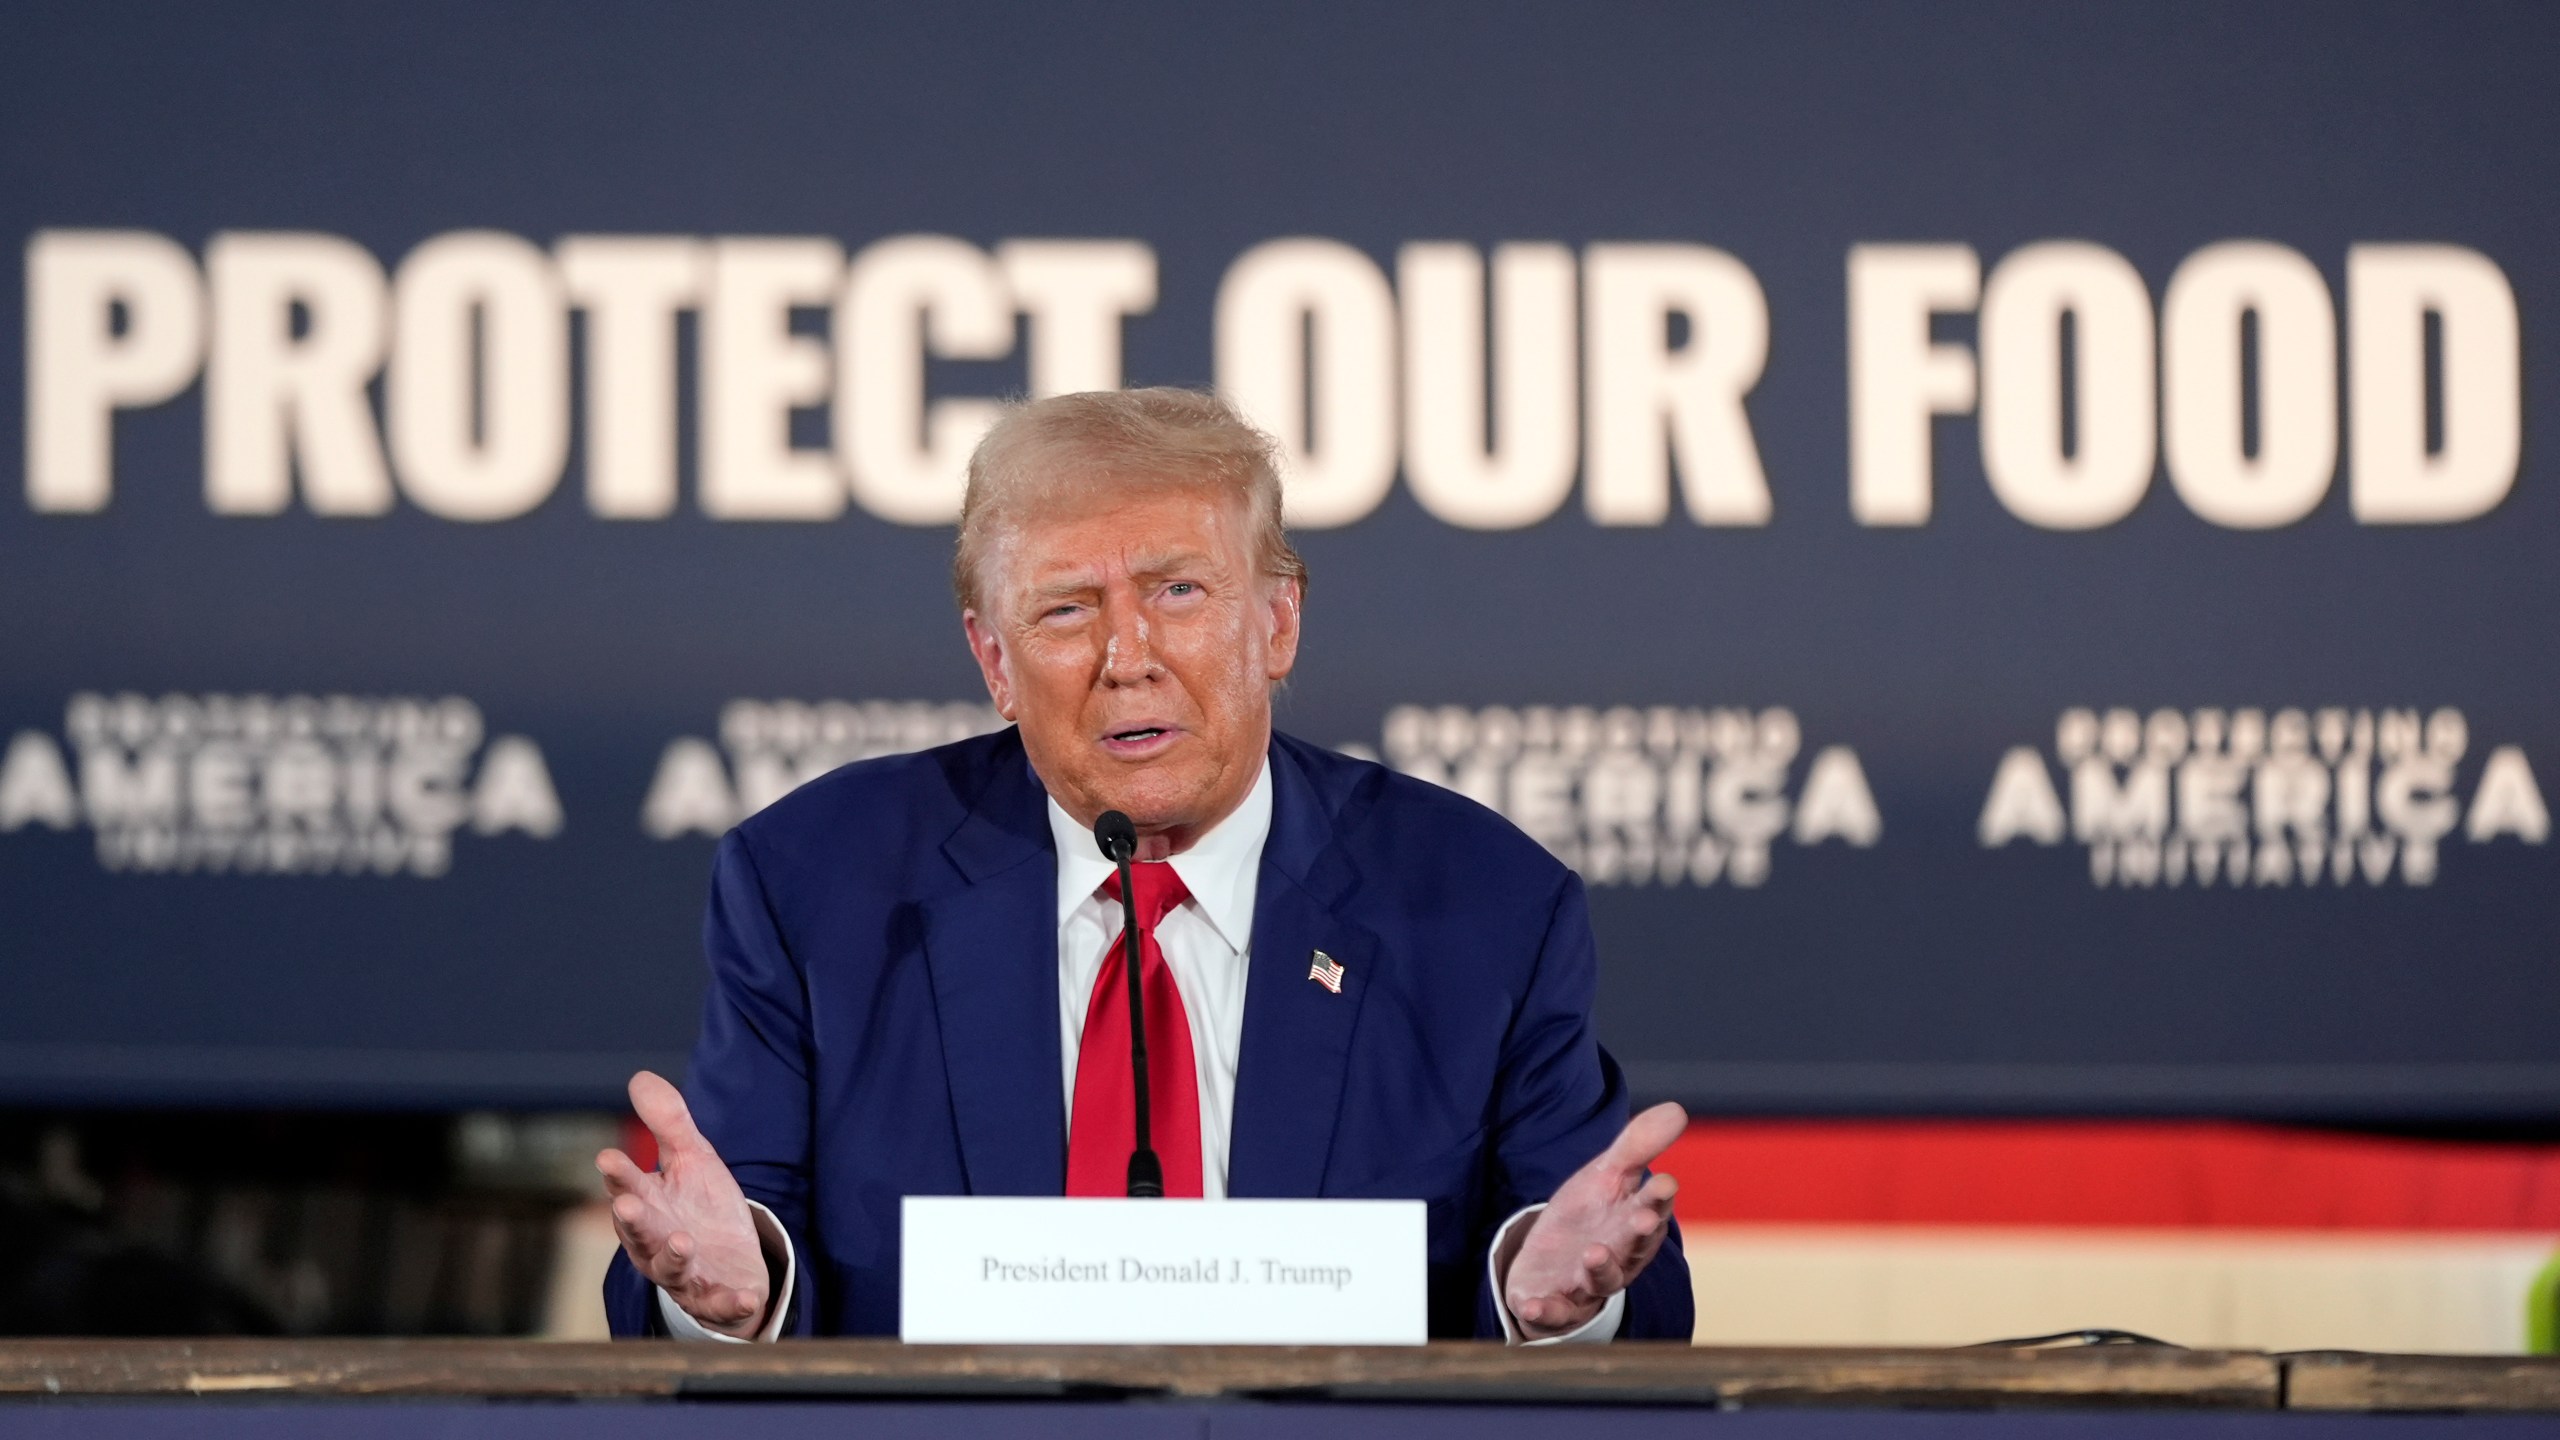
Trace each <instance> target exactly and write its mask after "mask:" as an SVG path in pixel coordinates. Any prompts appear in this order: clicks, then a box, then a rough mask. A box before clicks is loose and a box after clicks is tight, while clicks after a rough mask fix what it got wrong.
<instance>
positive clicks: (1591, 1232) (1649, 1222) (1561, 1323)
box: [1502, 1104, 1689, 1340]
mask: <svg viewBox="0 0 2560 1440" xmlns="http://www.w3.org/2000/svg"><path fill="white" fill-rule="evenodd" d="M1688 1127H1689V1113H1688V1112H1687V1111H1685V1110H1683V1109H1681V1108H1680V1107H1679V1106H1677V1105H1670V1104H1663V1105H1656V1106H1654V1107H1653V1108H1652V1109H1650V1110H1647V1111H1646V1112H1644V1113H1643V1114H1641V1115H1639V1116H1637V1117H1636V1118H1634V1119H1633V1120H1630V1121H1628V1122H1627V1128H1626V1129H1624V1130H1621V1131H1619V1132H1618V1138H1617V1139H1616V1140H1614V1141H1611V1142H1610V1144H1609V1148H1608V1149H1606V1150H1603V1151H1601V1152H1600V1153H1599V1155H1597V1156H1596V1157H1594V1158H1593V1159H1592V1161H1591V1163H1590V1164H1588V1165H1585V1166H1583V1167H1582V1168H1581V1169H1579V1170H1577V1171H1575V1172H1574V1173H1573V1175H1572V1176H1571V1178H1569V1179H1567V1180H1566V1181H1565V1182H1564V1184H1562V1185H1560V1186H1558V1187H1557V1188H1556V1193H1555V1198H1554V1199H1552V1200H1549V1201H1548V1202H1547V1208H1546V1209H1544V1210H1542V1211H1540V1212H1539V1213H1538V1218H1537V1219H1536V1220H1534V1221H1532V1222H1530V1226H1529V1235H1528V1238H1527V1239H1525V1240H1523V1241H1521V1242H1520V1248H1519V1249H1518V1250H1517V1251H1516V1252H1514V1253H1513V1255H1512V1257H1511V1269H1510V1271H1509V1273H1508V1274H1506V1275H1505V1276H1504V1279H1503V1285H1502V1300H1503V1303H1504V1304H1505V1305H1506V1306H1508V1307H1509V1308H1510V1311H1511V1318H1512V1319H1514V1320H1517V1321H1519V1322H1520V1328H1521V1329H1522V1330H1523V1331H1524V1332H1526V1333H1527V1335H1528V1336H1529V1338H1530V1339H1533V1340H1540V1339H1545V1338H1547V1337H1549V1336H1554V1335H1562V1334H1564V1333H1566V1332H1567V1331H1570V1330H1572V1329H1574V1328H1576V1327H1578V1326H1580V1325H1582V1324H1584V1323H1586V1322H1588V1321H1589V1320H1590V1319H1591V1317H1592V1316H1594V1315H1597V1314H1599V1313H1600V1307H1601V1305H1602V1304H1604V1303H1606V1302H1607V1300H1608V1298H1609V1297H1610V1296H1612V1295H1615V1294H1617V1293H1618V1292H1619V1291H1621V1290H1624V1289H1626V1288H1627V1287H1628V1286H1629V1285H1631V1284H1633V1283H1635V1278H1636V1276H1637V1275H1639V1274H1641V1273H1643V1271H1644V1267H1645V1266H1646V1265H1647V1264H1649V1263H1651V1262H1652V1260H1653V1255H1654V1252H1655V1251H1657V1250H1659V1249H1661V1248H1662V1237H1663V1236H1665V1235H1667V1234H1669V1233H1670V1231H1671V1197H1672V1196H1673V1195H1675V1194H1677V1193H1679V1190H1680V1182H1679V1181H1677V1180H1674V1179H1672V1178H1671V1177H1670V1176H1668V1175H1656V1176H1653V1177H1652V1178H1651V1179H1647V1178H1645V1173H1644V1170H1645V1167H1646V1166H1647V1165H1650V1164H1652V1163H1653V1162H1654V1160H1655V1159H1656V1158H1657V1157H1659V1156H1660V1155H1661V1154H1662V1152H1663V1151H1665V1150H1668V1149H1670V1148H1671V1142H1672V1141H1674V1140H1677V1139H1679V1138H1680V1132H1681V1131H1683V1130H1685V1129H1687V1128H1688Z"/></svg>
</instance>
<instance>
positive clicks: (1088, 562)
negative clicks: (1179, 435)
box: [995, 489, 1244, 585]
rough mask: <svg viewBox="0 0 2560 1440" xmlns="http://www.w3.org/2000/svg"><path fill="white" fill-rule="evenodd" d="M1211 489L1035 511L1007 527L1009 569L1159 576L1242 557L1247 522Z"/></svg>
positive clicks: (1021, 576) (1043, 574)
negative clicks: (1237, 520)
mask: <svg viewBox="0 0 2560 1440" xmlns="http://www.w3.org/2000/svg"><path fill="white" fill-rule="evenodd" d="M1219 500H1220V497H1219V496H1218V495H1216V494H1215V493H1214V492H1209V491H1192V492H1187V493H1186V492H1184V491H1179V490H1169V489H1168V490H1159V491H1155V492H1153V493H1148V494H1140V495H1123V496H1116V497H1113V499H1112V500H1111V501H1110V502H1108V503H1096V504H1088V505H1077V506H1073V507H1059V508H1051V509H1046V510H1044V511H1039V512H1034V513H1031V514H1027V515H1025V516H1023V517H1022V518H1021V519H1020V520H1019V521H1017V522H1015V523H1014V524H1012V525H1009V526H1007V527H1005V533H1004V534H1003V536H1002V537H1001V539H1000V540H999V541H998V543H997V546H996V547H995V548H996V549H998V550H999V551H1000V552H1001V553H1002V555H1003V562H1004V568H1005V569H1006V570H1008V571H1010V572H1012V575H1013V578H1015V579H1017V580H1019V581H1021V582H1023V583H1027V584H1033V585H1045V584H1047V583H1048V582H1050V581H1051V580H1052V579H1055V578H1058V577H1061V576H1070V575H1089V576H1097V577H1098V576H1101V575H1105V574H1115V573H1124V572H1125V573H1129V574H1139V575H1146V574H1158V573H1161V572H1163V571H1165V570H1167V569H1174V568H1183V567H1196V566H1200V565H1220V566H1223V565H1227V564H1231V563H1234V562H1236V561H1237V560H1239V559H1241V558H1242V557H1241V549H1242V545H1243V542H1244V535H1243V527H1242V526H1241V525H1238V524H1236V523H1235V521H1236V519H1237V518H1238V517H1236V516H1235V515H1233V514H1232V513H1230V507H1228V506H1226V505H1223V504H1221V503H1219Z"/></svg>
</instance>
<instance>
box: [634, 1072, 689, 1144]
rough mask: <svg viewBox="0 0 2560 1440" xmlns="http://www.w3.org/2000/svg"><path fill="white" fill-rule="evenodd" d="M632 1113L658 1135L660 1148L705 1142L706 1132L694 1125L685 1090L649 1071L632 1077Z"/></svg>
mask: <svg viewBox="0 0 2560 1440" xmlns="http://www.w3.org/2000/svg"><path fill="white" fill-rule="evenodd" d="M631 1113H632V1114H634V1115H637V1116H639V1117H640V1123H641V1124H643V1125H646V1126H648V1127H649V1133H650V1134H652V1135H655V1136H657V1137H658V1148H659V1149H660V1150H687V1149H692V1148H694V1147H697V1146H699V1145H701V1144H702V1143H703V1141H702V1132H701V1131H700V1130H697V1129H695V1128H694V1124H693V1111H691V1110H690V1109H687V1108H686V1106H685V1103H684V1093H683V1092H682V1091H680V1090H678V1089H676V1087H674V1086H673V1085H670V1084H668V1083H667V1082H666V1080H665V1079H664V1078H662V1077H660V1076H658V1075H655V1074H652V1073H650V1072H649V1071H646V1070H643V1071H641V1072H640V1073H639V1074H637V1075H634V1076H632V1077H631Z"/></svg>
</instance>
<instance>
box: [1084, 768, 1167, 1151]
mask: <svg viewBox="0 0 2560 1440" xmlns="http://www.w3.org/2000/svg"><path fill="white" fill-rule="evenodd" d="M1114 822H1117V823H1114ZM1093 833H1094V839H1095V841H1096V842H1097V843H1098V844H1100V845H1101V847H1102V853H1103V855H1104V856H1105V857H1106V858H1108V859H1109V860H1110V861H1111V862H1112V863H1113V864H1115V865H1117V866H1118V867H1119V868H1120V908H1121V915H1122V919H1121V924H1120V938H1121V940H1122V941H1123V942H1124V944H1125V945H1126V951H1125V964H1124V967H1123V968H1125V969H1126V970H1127V971H1128V972H1129V1069H1130V1071H1131V1073H1132V1075H1133V1076H1134V1078H1135V1079H1136V1080H1137V1082H1138V1095H1137V1112H1138V1113H1137V1121H1138V1133H1137V1140H1138V1144H1137V1148H1136V1149H1134V1150H1131V1151H1130V1152H1129V1198H1130V1199H1133V1200H1161V1199H1163V1198H1164V1164H1163V1162H1162V1161H1160V1160H1158V1159H1157V1158H1156V1151H1155V1145H1154V1136H1153V1134H1152V1133H1151V1132H1150V1128H1149V1124H1148V1121H1149V1119H1150V1116H1149V1114H1148V1108H1147V1107H1148V1092H1147V1002H1146V999H1145V997H1144V996H1143V995H1142V994H1141V993H1140V986H1139V977H1140V975H1141V973H1142V964H1143V962H1142V960H1141V955H1142V953H1143V952H1142V951H1141V950H1140V949H1139V941H1138V887H1137V885H1136V883H1135V881H1136V877H1134V876H1133V875H1132V874H1131V873H1130V861H1131V860H1132V859H1134V858H1135V857H1136V855H1137V853H1138V828H1137V826H1136V825H1135V824H1134V823H1132V822H1131V821H1130V819H1129V817H1128V816H1126V815H1123V814H1121V813H1120V812H1119V811H1117V810H1110V811H1106V812H1104V813H1103V815H1102V818H1100V819H1099V820H1096V821H1095V822H1094V826H1093Z"/></svg>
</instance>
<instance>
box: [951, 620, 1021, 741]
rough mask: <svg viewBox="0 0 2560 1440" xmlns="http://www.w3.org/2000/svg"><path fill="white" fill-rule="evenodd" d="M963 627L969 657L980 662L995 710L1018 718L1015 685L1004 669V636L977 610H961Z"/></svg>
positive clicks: (983, 677) (982, 676) (981, 675)
mask: <svg viewBox="0 0 2560 1440" xmlns="http://www.w3.org/2000/svg"><path fill="white" fill-rule="evenodd" d="M960 629H961V632H962V633H963V634H965V635H967V636H968V637H969V657H970V658H971V659H973V660H975V661H977V662H978V676H979V678H980V679H982V680H984V681H986V682H987V698H988V699H989V700H992V701H994V702H995V707H996V713H997V714H999V715H1001V716H1003V717H1004V718H1006V719H1007V720H1011V719H1013V718H1015V717H1014V713H1013V686H1012V685H1011V683H1009V682H1008V681H1007V680H1006V679H1005V673H1004V637H1003V636H1001V635H998V634H997V633H996V627H994V626H993V625H990V624H988V623H987V622H986V619H985V618H984V617H983V616H981V615H979V614H978V612H977V611H975V610H963V611H961V612H960Z"/></svg>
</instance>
